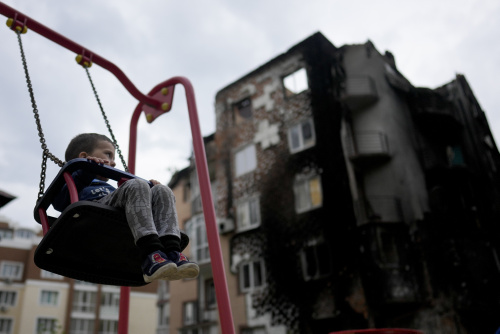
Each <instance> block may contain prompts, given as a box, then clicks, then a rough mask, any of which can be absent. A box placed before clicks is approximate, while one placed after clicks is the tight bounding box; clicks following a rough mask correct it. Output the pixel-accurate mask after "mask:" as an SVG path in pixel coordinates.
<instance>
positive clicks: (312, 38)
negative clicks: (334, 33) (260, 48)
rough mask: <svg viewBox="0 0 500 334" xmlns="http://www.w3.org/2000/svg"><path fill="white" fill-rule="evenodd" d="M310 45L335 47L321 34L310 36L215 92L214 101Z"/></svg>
mask: <svg viewBox="0 0 500 334" xmlns="http://www.w3.org/2000/svg"><path fill="white" fill-rule="evenodd" d="M311 43H313V44H316V43H327V44H328V45H329V46H330V47H332V48H335V46H334V45H333V44H332V43H331V42H330V41H329V40H328V39H327V38H326V37H325V36H324V35H323V34H322V33H321V32H319V31H318V32H316V33H314V34H312V35H311V36H309V37H307V38H306V39H304V40H303V41H301V42H299V43H298V44H296V45H294V46H292V47H291V48H289V49H288V50H287V51H286V52H284V53H282V54H279V55H277V56H276V57H274V58H272V59H271V60H269V61H268V62H266V63H265V64H263V65H261V66H259V67H257V68H256V69H254V70H253V71H251V72H249V73H247V74H245V75H243V76H242V77H241V78H239V79H237V80H236V81H233V82H232V83H230V84H229V85H227V86H225V87H224V88H221V89H220V90H219V91H218V92H217V94H216V99H217V97H218V95H219V94H220V93H222V92H223V91H225V90H227V89H229V88H230V87H233V86H235V85H237V84H238V83H240V82H242V81H244V80H246V79H247V78H248V77H251V76H253V75H254V74H255V73H258V72H260V71H262V70H263V69H265V68H267V67H268V66H271V65H272V64H274V63H276V62H277V61H280V60H282V59H283V58H285V57H287V56H289V55H290V54H293V53H295V52H297V51H298V50H301V49H303V48H308V46H310V45H311Z"/></svg>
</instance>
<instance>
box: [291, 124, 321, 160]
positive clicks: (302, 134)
mask: <svg viewBox="0 0 500 334" xmlns="http://www.w3.org/2000/svg"><path fill="white" fill-rule="evenodd" d="M288 143H289V145H290V152H291V153H296V152H300V151H303V150H305V149H307V148H309V147H312V146H314V145H315V144H316V134H315V132H314V125H313V121H312V119H311V118H308V119H307V120H305V121H303V122H301V123H300V124H297V125H295V126H292V127H291V128H290V129H289V130H288Z"/></svg>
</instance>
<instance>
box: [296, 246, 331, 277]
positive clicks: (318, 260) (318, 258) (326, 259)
mask: <svg viewBox="0 0 500 334" xmlns="http://www.w3.org/2000/svg"><path fill="white" fill-rule="evenodd" d="M300 262H301V265H302V274H303V276H304V280H306V281H309V280H313V279H318V278H321V277H324V276H327V275H329V274H330V273H331V261H330V251H329V249H328V245H327V244H326V243H325V242H321V241H317V240H314V241H311V242H309V244H308V245H307V246H306V247H304V248H303V249H302V250H301V252H300Z"/></svg>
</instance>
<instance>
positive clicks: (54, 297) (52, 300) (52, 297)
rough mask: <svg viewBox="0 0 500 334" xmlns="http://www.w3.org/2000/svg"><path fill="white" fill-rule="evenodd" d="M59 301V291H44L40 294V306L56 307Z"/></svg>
mask: <svg viewBox="0 0 500 334" xmlns="http://www.w3.org/2000/svg"><path fill="white" fill-rule="evenodd" d="M58 299H59V291H51V290H42V291H41V292H40V305H51V306H56V305H57V303H58Z"/></svg>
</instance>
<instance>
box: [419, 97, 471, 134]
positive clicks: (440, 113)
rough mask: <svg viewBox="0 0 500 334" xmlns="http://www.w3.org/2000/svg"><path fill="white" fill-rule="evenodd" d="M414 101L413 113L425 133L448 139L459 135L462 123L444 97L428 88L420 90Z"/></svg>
mask: <svg viewBox="0 0 500 334" xmlns="http://www.w3.org/2000/svg"><path fill="white" fill-rule="evenodd" d="M413 99H414V100H413V101H412V102H411V104H410V105H411V107H412V112H413V114H414V117H415V120H416V121H417V123H418V124H419V125H420V127H421V128H422V130H423V132H425V133H428V134H431V135H434V136H436V135H439V136H445V137H448V138H449V137H450V136H453V137H456V136H458V135H459V132H460V129H461V127H462V122H461V121H460V118H459V115H458V114H457V112H456V111H455V107H454V106H453V104H452V103H451V102H449V101H447V100H446V99H445V97H444V96H442V95H441V94H439V93H437V92H435V91H433V90H431V89H428V88H419V89H417V91H416V94H415V96H414V98H413Z"/></svg>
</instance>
